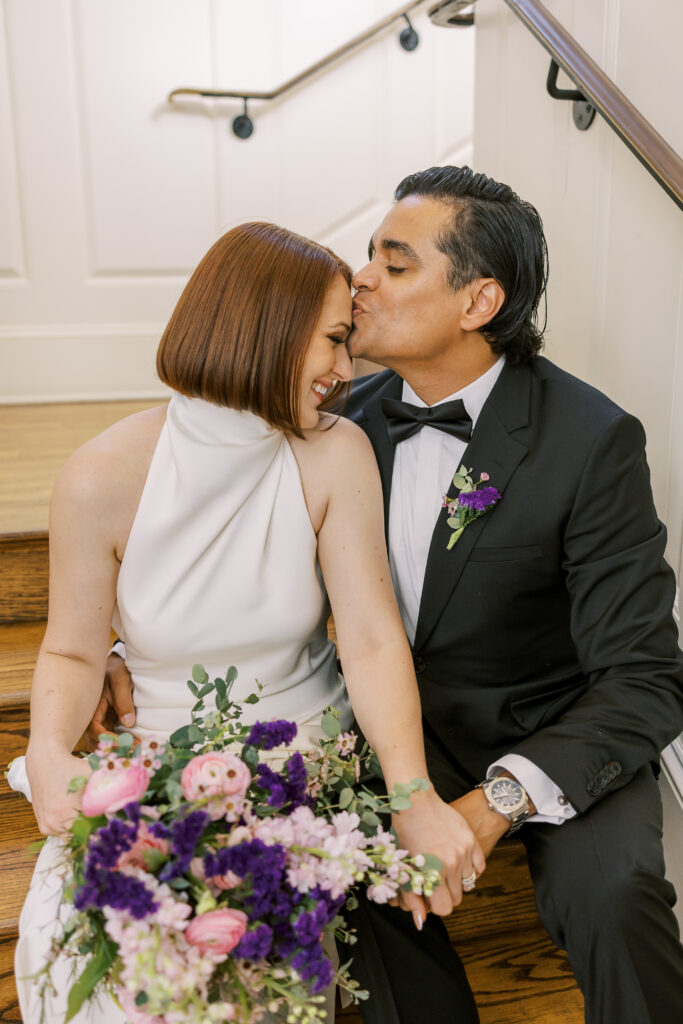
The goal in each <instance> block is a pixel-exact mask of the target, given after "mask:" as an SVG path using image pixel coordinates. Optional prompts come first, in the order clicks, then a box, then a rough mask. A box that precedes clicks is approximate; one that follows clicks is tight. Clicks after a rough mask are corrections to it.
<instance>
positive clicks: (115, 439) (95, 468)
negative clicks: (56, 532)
mask: <svg viewBox="0 0 683 1024" xmlns="http://www.w3.org/2000/svg"><path fill="white" fill-rule="evenodd" d="M165 420H166V405H162V406H156V407H154V408H152V409H145V410H143V411H142V412H137V413H134V414H133V415H132V416H127V417H126V418H125V419H123V420H119V422H118V423H114V424H113V425H112V426H111V427H108V428H107V429H106V430H103V431H102V433H101V434H97V435H96V436H95V437H93V438H91V439H90V440H89V441H86V443H85V444H83V445H81V447H80V448H77V449H76V451H75V452H74V453H73V454H72V455H71V456H70V457H69V458H68V459H67V461H66V462H65V464H64V466H63V467H62V469H61V470H60V473H59V475H58V477H57V481H56V483H55V488H54V491H53V497H52V501H53V505H54V504H55V502H57V503H58V504H60V503H62V502H67V503H68V504H69V505H70V506H71V509H72V511H74V512H75V511H77V510H79V509H80V510H82V511H83V512H87V513H89V514H93V513H97V514H99V513H105V514H107V516H108V517H109V515H111V514H112V508H121V509H124V508H125V506H127V505H128V504H129V503H130V502H131V501H135V500H136V497H137V498H138V499H139V494H140V491H141V489H142V486H143V485H144V481H145V479H146V477H147V472H148V470H149V465H150V462H151V461H152V455H153V454H154V449H155V447H156V444H157V441H158V440H159V434H160V433H161V430H162V428H163V425H164V422H165ZM136 504H137V502H136Z"/></svg>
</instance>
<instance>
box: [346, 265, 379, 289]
mask: <svg viewBox="0 0 683 1024" xmlns="http://www.w3.org/2000/svg"><path fill="white" fill-rule="evenodd" d="M351 284H352V285H353V287H354V288H355V289H356V291H361V289H365V290H366V291H374V290H375V288H376V287H377V285H378V284H379V273H378V272H377V270H376V269H375V267H373V264H372V261H371V262H370V263H366V264H365V266H364V267H361V268H360V270H357V271H356V273H355V274H354V275H353V280H352V282H351Z"/></svg>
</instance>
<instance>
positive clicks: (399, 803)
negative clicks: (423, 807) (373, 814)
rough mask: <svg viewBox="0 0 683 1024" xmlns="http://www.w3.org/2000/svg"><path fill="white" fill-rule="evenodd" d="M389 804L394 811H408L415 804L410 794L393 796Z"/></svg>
mask: <svg viewBox="0 0 683 1024" xmlns="http://www.w3.org/2000/svg"><path fill="white" fill-rule="evenodd" d="M389 806H390V807H391V809H392V811H408V810H410V808H411V807H412V806H413V805H412V803H411V800H410V797H409V796H392V798H391V801H390V804H389Z"/></svg>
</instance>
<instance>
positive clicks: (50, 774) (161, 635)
mask: <svg viewBox="0 0 683 1024" xmlns="http://www.w3.org/2000/svg"><path fill="white" fill-rule="evenodd" d="M350 280H351V272H350V270H349V268H348V267H347V266H346V264H345V263H343V262H342V261H341V260H340V259H339V258H338V257H336V256H335V255H334V254H333V253H331V252H330V251H329V250H327V249H325V248H323V247H322V246H320V245H317V244H316V243H314V242H312V241H309V240H308V239H305V238H302V237H301V236H299V235H295V234H293V233H291V232H289V231H286V230H284V229H282V228H279V227H276V226H274V225H272V224H265V223H249V224H243V225H241V226H240V227H237V228H234V229H233V230H231V231H229V232H228V233H227V234H225V235H224V236H223V237H222V238H220V239H219V241H218V242H216V244H215V245H214V246H213V247H212V248H211V249H210V250H209V252H208V253H207V255H206V256H205V257H204V259H203V260H202V261H201V263H200V264H199V266H198V267H197V269H196V270H195V272H194V274H193V275H192V277H191V279H190V281H189V282H188V284H187V286H186V288H185V290H184V292H183V293H182V295H181V297H180V299H179V301H178V304H177V306H176V308H175V311H174V313H173V315H172V317H171V319H170V322H169V324H168V327H167V328H166V331H165V333H164V335H163V337H162V340H161V344H160V347H159V352H158V357H157V367H158V371H159V375H160V377H161V379H162V380H163V381H164V382H165V383H167V384H168V385H170V387H171V388H172V389H173V390H174V394H173V397H172V398H171V401H170V403H169V405H168V407H167V408H166V407H164V408H155V409H151V410H148V411H146V412H142V413H137V414H136V415H134V416H131V417H129V418H128V419H125V420H123V421H121V422H120V423H118V424H116V425H115V426H113V427H111V428H110V429H109V430H106V431H105V432H104V433H103V434H100V435H99V436H98V437H96V438H94V439H93V440H92V441H90V442H88V443H87V444H86V445H84V446H83V447H82V448H80V449H79V450H78V451H77V452H76V453H75V454H74V455H73V456H72V457H71V458H70V459H69V461H68V462H67V463H66V465H65V466H64V468H63V470H62V472H61V474H60V476H59V478H58V480H57V483H56V486H55V490H54V494H53V499H52V506H51V513H50V606H49V617H48V624H47V630H46V633H45V638H44V640H43V643H42V646H41V649H40V654H39V657H38V661H37V664H36V670H35V676H34V681H33V689H32V694H31V735H30V741H29V746H28V750H27V754H26V770H27V774H28V781H29V783H30V790H31V794H32V800H33V806H34V810H35V814H36V819H37V821H38V826H39V828H40V831H41V832H42V833H43V834H45V835H47V836H50V837H52V838H50V839H48V842H47V843H46V845H45V847H44V848H43V851H42V852H41V855H40V857H39V860H38V864H37V866H36V870H35V873H34V879H33V882H32V885H31V889H30V891H29V894H28V897H27V900H26V903H25V906H24V909H23V912H22V915H21V923H20V939H19V943H18V948H17V960H16V974H17V985H18V989H19V998H20V1005H21V1010H22V1013H23V1017H24V1021H25V1022H26V1024H29V1022H31V1024H33V1022H34V1021H38V1020H39V1019H40V1009H39V1002H38V999H37V995H36V993H35V989H34V987H33V986H32V984H31V982H30V980H28V979H27V976H28V975H30V974H31V973H33V972H34V971H36V970H37V969H38V968H39V967H40V966H41V964H42V960H43V957H44V954H45V952H46V950H47V948H48V946H49V942H50V937H51V934H52V933H53V932H54V928H55V926H56V925H55V922H56V917H57V914H58V912H59V907H60V903H61V883H60V880H59V872H58V871H57V870H55V867H56V865H57V864H58V861H59V852H60V841H59V839H58V838H57V837H58V836H59V833H60V832H61V831H63V829H64V827H65V826H66V825H67V823H68V822H69V821H70V820H71V819H72V817H73V815H74V814H75V812H76V808H77V806H78V796H77V795H74V794H69V793H68V791H67V785H68V782H69V780H70V779H71V778H73V777H74V776H76V775H81V774H82V773H83V769H84V762H83V761H82V760H81V759H79V758H76V757H74V756H73V755H72V753H71V751H72V750H73V747H74V744H75V743H76V742H77V740H78V737H79V736H80V735H81V734H82V733H83V731H84V729H85V727H86V726H87V724H88V722H89V721H90V719H91V717H92V715H93V712H94V710H95V708H96V706H97V703H98V700H99V697H100V692H101V686H102V677H103V674H104V668H105V661H106V657H107V650H108V647H109V637H110V629H111V626H112V622H113V623H114V625H115V628H116V629H117V631H118V632H119V635H120V636H121V637H123V638H124V639H125V642H126V659H127V665H128V668H129V669H130V671H131V673H132V677H133V681H134V702H135V706H136V712H137V722H136V727H135V729H134V730H133V731H134V732H135V734H136V735H137V736H144V735H145V734H147V733H149V732H153V733H157V734H158V733H166V734H170V733H171V732H172V731H173V730H175V729H176V728H178V727H179V726H181V725H183V724H185V723H186V722H187V721H188V720H189V715H190V707H191V703H192V696H191V694H190V693H189V690H188V689H187V686H186V680H187V678H188V671H189V669H190V667H191V666H192V664H193V663H195V662H201V663H202V664H203V665H204V666H205V667H206V669H207V671H208V672H209V675H210V676H212V675H222V674H223V673H224V671H225V669H226V668H227V667H228V666H229V665H235V666H236V667H237V669H238V671H239V676H238V680H237V684H236V686H237V687H238V688H241V689H238V690H237V691H233V694H234V697H235V699H239V698H240V697H243V696H246V695H247V694H248V693H250V692H251V691H252V690H253V687H254V680H255V679H258V680H259V682H260V683H261V684H262V685H263V691H262V695H261V700H260V702H259V704H258V706H257V707H256V708H250V707H248V706H247V707H248V713H250V714H251V716H252V718H255V717H258V718H259V719H267V718H288V719H291V720H294V721H296V722H297V723H298V725H299V734H300V736H301V742H302V744H303V745H304V746H308V745H310V741H311V740H312V739H314V738H315V737H316V736H318V735H320V732H319V722H320V717H321V714H322V711H323V709H324V708H325V707H326V706H327V705H329V704H334V705H336V706H337V707H338V708H340V709H341V710H342V717H343V719H344V721H343V724H344V725H345V726H348V723H349V722H350V718H351V709H350V707H349V705H348V701H347V698H346V691H345V686H344V683H345V685H346V689H347V690H348V696H349V698H350V701H351V705H352V707H353V712H354V713H355V715H356V718H357V719H358V722H359V724H360V727H361V729H362V730H363V732H364V733H365V736H366V737H367V739H368V741H369V742H370V743H371V744H372V746H373V747H374V748H375V750H376V752H377V754H378V757H379V759H380V763H381V765H382V770H383V772H384V776H385V779H386V783H387V786H388V787H391V786H393V785H394V783H396V782H401V781H404V782H405V781H408V780H410V779H412V778H414V777H417V776H422V777H426V776H427V768H426V764H425V758H424V750H423V740H422V730H421V714H420V705H419V698H418V692H417V686H416V682H415V676H414V672H413V664H412V659H411V656H410V650H409V646H408V642H407V640H406V637H405V634H404V632H403V627H402V624H401V619H400V616H399V613H398V609H397V607H396V603H395V599H394V594H393V589H392V583H391V575H390V572H389V566H388V563H387V555H386V549H385V542H384V534H383V527H382V497H381V489H380V484H379V478H378V472H377V468H376V464H375V460H374V457H373V454H372V450H371V448H370V445H369V442H368V441H367V439H366V438H365V436H364V434H363V433H362V432H361V430H360V429H359V428H358V427H356V426H355V425H354V424H352V423H350V422H349V421H348V420H344V419H338V418H335V417H333V416H331V415H329V414H328V413H325V412H323V411H322V410H321V403H323V401H324V400H325V399H327V398H328V397H329V396H330V395H331V394H333V393H334V392H335V391H336V390H337V389H338V387H339V385H340V382H343V381H348V380H349V379H350V377H351V363H350V359H349V356H348V353H347V351H346V347H345V339H346V336H347V334H348V332H349V330H350V324H351V294H350V288H349V284H350ZM327 595H329V601H330V604H331V607H332V612H333V614H334V620H335V624H336V629H337V637H338V645H339V655H340V658H341V662H342V666H343V671H344V680H341V679H340V677H339V675H338V673H337V667H336V657H335V649H334V646H333V645H332V644H331V643H330V642H329V641H328V639H327V634H326V620H327V617H328V613H329V606H328V603H327ZM245 718H247V716H245ZM247 720H248V718H247ZM394 824H395V827H396V829H397V832H398V836H399V840H400V842H401V845H402V846H404V847H406V848H408V849H409V850H411V851H412V852H418V851H420V850H422V851H430V852H433V853H435V854H437V855H438V856H439V857H440V858H441V859H442V861H443V862H444V871H443V884H442V885H440V886H439V888H438V889H437V891H436V893H435V894H434V896H433V897H432V901H431V907H432V909H433V910H434V911H435V912H436V913H441V914H445V913H448V912H450V910H451V908H452V905H453V904H452V899H451V888H452V890H453V892H456V891H458V890H459V886H460V879H461V878H462V877H463V876H467V875H470V874H471V873H472V872H473V871H476V872H478V873H479V872H481V871H482V870H483V868H484V861H483V857H482V854H481V851H480V849H479V847H478V846H477V845H476V841H475V840H473V838H472V836H471V833H470V832H469V829H467V828H466V826H465V825H464V823H463V819H462V818H461V817H460V815H459V814H458V813H457V812H456V811H455V810H454V809H452V808H451V807H449V806H448V805H447V804H445V803H443V802H442V801H441V800H440V799H439V797H438V796H437V795H436V793H435V791H434V789H433V787H430V789H428V790H427V791H425V792H423V793H420V794H416V795H414V797H413V805H412V808H411V809H410V810H409V811H407V812H403V813H402V814H401V815H400V816H398V817H396V819H395V822H394ZM449 887H451V888H449ZM405 900H406V904H407V905H408V908H409V909H411V910H412V911H413V913H414V916H415V918H416V923H417V924H418V926H419V925H420V923H421V915H422V913H423V911H424V905H423V904H422V901H421V900H420V899H419V898H418V897H417V896H414V895H412V894H409V895H408V896H407V897H406V898H405ZM62 912H63V906H62ZM67 988H68V975H67V973H66V967H65V971H64V973H63V974H62V984H61V985H60V984H58V990H59V991H58V992H57V996H56V997H55V998H54V999H53V1000H52V1005H51V1007H50V1008H49V1010H48V1014H47V1020H48V1022H55V1024H56V1022H57V1021H59V1022H60V1024H61V1021H63V1019H64V1013H65V1005H66V989H67ZM74 1020H75V1021H76V1022H78V1024H81V1022H83V1024H85V1022H86V1021H87V1022H88V1024H122V1022H123V1021H124V1020H125V1017H124V1016H123V1015H122V1013H121V1011H120V1010H118V1008H117V1007H116V1006H115V1005H114V1003H113V1002H112V1003H107V1005H104V1004H100V1005H99V1006H92V1007H90V1008H88V1009H85V1010H82V1011H81V1013H79V1015H78V1016H77V1017H76V1018H74Z"/></svg>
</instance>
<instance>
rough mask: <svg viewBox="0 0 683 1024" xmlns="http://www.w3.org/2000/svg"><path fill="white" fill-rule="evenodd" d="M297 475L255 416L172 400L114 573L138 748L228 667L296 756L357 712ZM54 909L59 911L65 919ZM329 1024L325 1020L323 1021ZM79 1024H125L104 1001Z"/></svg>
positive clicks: (42, 930)
mask: <svg viewBox="0 0 683 1024" xmlns="http://www.w3.org/2000/svg"><path fill="white" fill-rule="evenodd" d="M316 553H317V539H316V535H315V532H314V530H313V527H312V524H311V521H310V518H309V515H308V509H307V507H306V501H305V498H304V493H303V489H302V484H301V477H300V474H299V467H298V465H297V462H296V459H295V457H294V453H293V451H292V448H291V446H290V444H289V442H288V440H287V438H286V437H285V435H284V434H283V433H282V432H281V431H279V430H276V429H275V428H273V427H271V426H270V425H269V424H268V423H266V422H265V421H264V420H263V419H261V418H260V417H258V416H256V415H254V414H253V413H250V412H241V411H237V410H235V409H229V408H226V407H223V406H217V405H213V404H212V403H209V402H206V401H204V400H202V399H199V398H188V397H186V396H184V395H181V394H178V393H176V394H174V395H173V397H172V399H171V401H170V403H169V406H168V411H167V416H166V422H165V424H164V427H163V428H162V431H161V434H160V436H159V440H158V442H157V445H156V448H155V451H154V455H153V457H152V461H151V464H150V467H149V472H148V475H147V479H146V482H145V485H144V488H143V492H142V496H141V498H140V503H139V505H138V509H137V512H136V515H135V519H134V522H133V526H132V528H131V532H130V535H129V538H128V543H127V545H126V550H125V553H124V557H123V560H122V563H121V567H120V571H119V579H118V587H117V602H116V610H115V615H114V628H115V629H116V630H117V632H118V633H119V636H121V637H122V638H123V639H124V640H125V642H126V664H127V666H128V668H129V669H130V671H131V674H132V676H133V682H134V702H135V706H136V711H137V723H136V727H135V729H133V730H132V731H133V732H134V733H135V734H136V735H137V736H140V737H142V736H144V735H149V734H151V733H154V734H162V735H168V734H170V733H171V732H173V731H174V730H175V729H177V728H179V727H180V726H182V725H185V724H186V723H187V722H189V720H190V709H191V707H192V705H193V703H194V700H195V698H194V697H193V695H192V694H191V692H190V690H189V689H188V687H187V680H188V679H189V678H190V675H191V669H192V666H193V664H195V663H197V662H199V663H200V664H202V665H204V667H205V669H206V671H207V672H208V673H209V677H210V678H214V677H215V676H224V675H225V672H226V670H227V669H228V668H229V667H230V666H231V665H234V666H235V667H236V668H237V670H238V677H237V680H236V682H235V684H234V687H233V690H232V694H231V695H232V697H233V699H235V700H239V699H243V698H244V697H246V696H248V695H249V694H250V693H252V692H254V690H255V689H256V681H257V680H258V682H259V683H260V684H261V685H262V687H263V690H262V692H261V697H260V700H259V702H258V704H253V705H245V713H244V716H243V719H242V720H243V721H245V722H252V721H255V720H257V719H258V720H267V719H270V718H287V719H289V720H291V721H295V722H297V724H298V726H299V733H298V736H297V739H296V740H295V744H296V746H298V747H300V748H302V749H307V748H308V747H309V746H310V745H311V744H312V742H314V741H315V740H316V739H317V738H318V737H319V736H320V735H322V733H321V731H320V718H321V715H322V712H323V710H324V708H325V707H327V706H328V705H329V704H334V705H335V707H337V708H339V709H340V711H341V712H342V724H343V725H344V726H345V727H348V724H349V722H350V719H351V711H350V707H349V704H348V698H347V697H346V692H345V689H344V684H343V680H342V679H341V678H340V676H339V674H338V672H337V664H336V652H335V648H334V645H333V644H332V643H330V641H329V640H328V638H327V627H326V624H327V619H328V616H329V604H328V601H327V596H326V593H325V590H324V586H323V583H322V577H321V573H320V567H319V565H318V563H317V559H316ZM60 854H61V843H60V841H59V840H57V839H55V838H50V839H49V840H48V841H47V843H46V845H45V846H44V848H43V850H42V851H41V854H40V856H39V858H38V863H37V865H36V869H35V872H34V876H33V881H32V883H31V888H30V891H29V893H28V896H27V898H26V902H25V904H24V908H23V910H22V914H21V919H20V938H19V942H18V945H17V954H16V962H15V969H16V976H17V988H18V991H19V1000H20V1006H21V1010H22V1014H23V1018H24V1020H25V1021H27V1022H28V1021H38V1020H39V1019H40V1004H39V1000H38V998H37V995H36V993H35V990H34V987H33V986H32V985H31V983H30V982H29V981H26V980H22V979H23V978H25V977H26V976H27V975H29V974H32V973H34V972H35V971H36V970H38V969H39V967H40V966H41V965H42V962H43V958H44V955H45V952H46V951H47V949H48V947H49V943H50V938H51V935H52V934H53V933H54V930H55V922H56V918H57V914H58V913H60V914H61V915H62V916H63V915H65V914H66V915H67V916H68V906H67V905H65V904H63V903H62V884H61V878H60V872H59V860H60ZM60 908H61V909H60ZM54 977H55V980H56V982H57V989H58V996H57V997H56V998H54V999H52V1000H51V1005H49V1010H48V1013H47V1016H46V1021H47V1024H58V1022H59V1024H62V1022H63V1020H64V1013H65V1006H66V993H67V990H68V987H69V984H70V980H69V967H68V965H66V964H60V965H59V968H58V970H57V971H55V974H54ZM329 1019H330V1020H333V1013H332V1016H330V1018H329ZM73 1020H74V1024H124V1022H125V1016H124V1015H123V1014H122V1012H121V1011H120V1010H118V1008H117V1007H116V1006H115V1005H114V1003H113V1002H111V1001H110V1000H108V999H103V1000H102V1002H101V1003H100V1004H99V1006H94V1007H91V1008H90V1009H86V1010H82V1011H81V1012H80V1013H79V1014H78V1015H77V1016H76V1017H75V1018H73Z"/></svg>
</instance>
